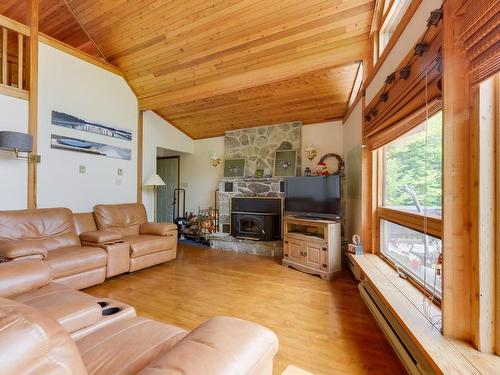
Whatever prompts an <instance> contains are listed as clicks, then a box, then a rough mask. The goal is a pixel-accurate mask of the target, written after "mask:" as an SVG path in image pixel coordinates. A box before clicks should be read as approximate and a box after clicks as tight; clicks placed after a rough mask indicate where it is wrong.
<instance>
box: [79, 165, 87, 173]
mask: <svg viewBox="0 0 500 375" xmlns="http://www.w3.org/2000/svg"><path fill="white" fill-rule="evenodd" d="M80 173H87V167H86V166H85V165H80Z"/></svg>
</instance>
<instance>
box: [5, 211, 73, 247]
mask: <svg viewBox="0 0 500 375" xmlns="http://www.w3.org/2000/svg"><path fill="white" fill-rule="evenodd" d="M8 240H25V241H26V242H32V245H33V246H39V247H40V248H42V249H46V250H48V251H50V250H56V249H61V248H65V247H73V246H79V245H80V239H79V238H78V236H77V235H76V232H75V225H74V222H73V213H72V212H71V211H70V210H68V209H67V208H43V209H36V210H18V211H0V242H3V241H8Z"/></svg>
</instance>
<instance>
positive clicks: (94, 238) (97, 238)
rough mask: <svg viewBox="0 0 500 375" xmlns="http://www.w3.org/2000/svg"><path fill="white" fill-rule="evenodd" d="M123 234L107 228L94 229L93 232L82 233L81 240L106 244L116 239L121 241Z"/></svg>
mask: <svg viewBox="0 0 500 375" xmlns="http://www.w3.org/2000/svg"><path fill="white" fill-rule="evenodd" d="M121 239H122V235H121V234H120V233H117V232H108V231H106V230H94V231H92V232H83V233H80V240H82V241H83V242H92V243H96V244H105V243H110V242H115V241H121Z"/></svg>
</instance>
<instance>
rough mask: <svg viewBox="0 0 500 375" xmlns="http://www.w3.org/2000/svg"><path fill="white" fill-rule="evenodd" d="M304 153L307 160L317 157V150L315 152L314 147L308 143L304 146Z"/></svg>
mask: <svg viewBox="0 0 500 375" xmlns="http://www.w3.org/2000/svg"><path fill="white" fill-rule="evenodd" d="M304 151H305V152H306V155H307V158H308V159H309V160H313V159H314V158H315V157H316V155H318V150H316V147H314V146H313V145H312V144H310V143H309V144H308V145H307V146H306V148H305V149H304Z"/></svg>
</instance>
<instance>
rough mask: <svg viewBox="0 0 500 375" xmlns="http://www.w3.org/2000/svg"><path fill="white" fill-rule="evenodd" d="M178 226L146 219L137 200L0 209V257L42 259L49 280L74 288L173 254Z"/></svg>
mask: <svg viewBox="0 0 500 375" xmlns="http://www.w3.org/2000/svg"><path fill="white" fill-rule="evenodd" d="M176 254H177V227H176V225H175V224H171V223H148V222H147V216H146V210H145V209H144V206H143V205H142V204H117V205H97V206H95V208H94V212H92V213H79V214H73V213H72V212H71V211H70V210H69V209H67V208H46V209H36V210H18V211H0V258H1V260H2V261H6V262H9V261H13V260H22V259H38V260H43V261H45V262H47V263H48V264H49V265H50V267H51V268H52V270H53V272H54V280H56V281H57V282H58V283H60V284H64V285H67V286H69V287H71V288H73V289H84V288H87V287H90V286H92V285H96V284H100V283H102V282H103V281H104V280H105V279H106V277H112V276H115V275H118V274H121V273H124V272H133V271H136V270H139V269H142V268H146V267H150V266H153V265H156V264H160V263H163V262H167V261H170V260H172V259H175V257H176Z"/></svg>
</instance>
